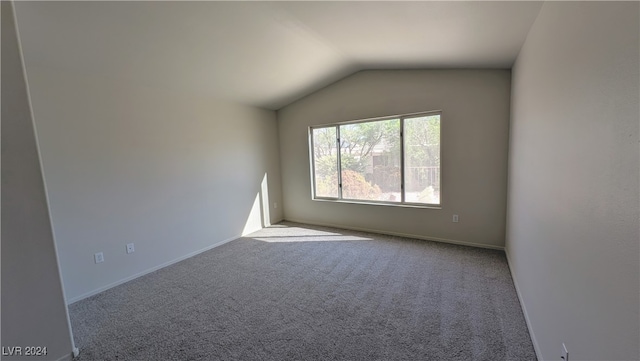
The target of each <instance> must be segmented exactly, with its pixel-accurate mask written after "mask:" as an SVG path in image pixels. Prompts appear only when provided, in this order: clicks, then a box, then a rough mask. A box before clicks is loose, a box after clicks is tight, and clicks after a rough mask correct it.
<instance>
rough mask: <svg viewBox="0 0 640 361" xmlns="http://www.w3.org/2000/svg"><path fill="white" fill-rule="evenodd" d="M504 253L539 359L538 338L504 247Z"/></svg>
mask: <svg viewBox="0 0 640 361" xmlns="http://www.w3.org/2000/svg"><path fill="white" fill-rule="evenodd" d="M504 253H505V255H506V256H507V265H508V266H509V272H511V279H512V280H513V285H514V286H515V288H516V294H517V295H518V301H520V307H521V308H522V313H523V314H524V321H525V322H526V324H527V329H528V330H529V336H531V342H533V349H534V351H535V352H536V358H537V359H538V360H539V361H540V360H542V359H541V358H540V355H542V353H541V352H540V346H538V340H536V334H535V333H533V329H532V328H531V321H529V314H528V313H527V307H526V306H525V305H524V300H523V299H522V294H521V293H520V287H519V286H518V280H517V279H516V276H515V273H513V268H512V267H511V260H510V259H509V252H508V250H507V249H506V248H505V250H504Z"/></svg>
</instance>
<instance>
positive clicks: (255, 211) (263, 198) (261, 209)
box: [242, 173, 271, 236]
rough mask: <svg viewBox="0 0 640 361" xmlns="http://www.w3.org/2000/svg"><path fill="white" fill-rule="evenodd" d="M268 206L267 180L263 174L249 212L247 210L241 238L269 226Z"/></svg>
mask: <svg viewBox="0 0 640 361" xmlns="http://www.w3.org/2000/svg"><path fill="white" fill-rule="evenodd" d="M270 204H271V203H270V201H269V179H268V177H267V173H265V174H264V177H263V178H262V182H261V183H260V190H259V191H258V193H257V194H256V198H255V199H254V201H253V205H252V206H251V210H249V216H248V217H247V221H246V222H245V224H244V228H243V229H242V235H243V236H244V235H247V234H249V233H252V232H255V231H257V230H259V229H262V228H263V227H269V226H270V225H271V215H270V213H269V205H270Z"/></svg>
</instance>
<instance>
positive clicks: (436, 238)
mask: <svg viewBox="0 0 640 361" xmlns="http://www.w3.org/2000/svg"><path fill="white" fill-rule="evenodd" d="M285 221H289V222H295V223H306V224H310V225H315V226H324V227H333V228H342V229H349V230H352V231H360V232H369V233H377V234H386V235H389V236H398V237H407V238H416V239H422V240H425V241H434V242H442V243H451V244H457V245H460V246H469V247H477V248H488V249H497V250H499V251H504V247H501V246H494V245H490V244H482V243H473V242H465V241H458V240H455V239H446V238H440V237H431V236H421V235H417V234H410V233H400V232H390V231H381V230H379V229H371V228H360V227H351V226H343V225H336V224H330V223H322V222H313V221H305V220H300V219H294V218H285Z"/></svg>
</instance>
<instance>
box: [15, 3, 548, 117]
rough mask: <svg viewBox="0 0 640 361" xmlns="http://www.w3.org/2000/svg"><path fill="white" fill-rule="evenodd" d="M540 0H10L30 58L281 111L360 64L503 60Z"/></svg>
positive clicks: (477, 64)
mask: <svg viewBox="0 0 640 361" xmlns="http://www.w3.org/2000/svg"><path fill="white" fill-rule="evenodd" d="M541 5H542V3H541V2H481V1H470V2H263V1H261V2H184V1H177V2H155V1H142V2H128V1H127V2H119V1H115V2H97V1H88V2H85V1H78V2H57V1H46V2H16V17H17V21H18V29H19V32H20V38H21V42H22V48H23V53H24V58H25V63H26V66H27V72H28V71H29V67H30V66H44V67H51V68H56V69H63V70H69V71H74V72H78V73H84V74H95V75H102V76H106V77H110V78H116V79H123V80H126V81H130V82H133V83H137V84H141V85H147V86H154V87H162V88H168V89H172V90H174V91H179V92H187V93H194V94H201V95H204V96H212V97H218V98H222V99H227V100H231V101H234V102H239V103H242V104H247V105H252V106H257V107H261V108H266V109H274V110H275V109H279V108H281V107H283V106H285V105H287V104H289V103H291V102H293V101H295V100H297V99H299V98H301V97H303V96H305V95H307V94H310V93H312V92H313V91H315V90H318V89H320V88H322V87H324V86H326V85H328V84H330V83H332V82H334V81H336V80H338V79H340V78H343V77H345V76H347V75H349V74H352V73H354V72H356V71H359V70H365V69H409V68H410V69H417V68H510V67H511V66H512V65H513V62H514V60H515V58H516V56H517V54H518V52H519V50H520V47H521V46H522V44H523V42H524V40H525V38H526V36H527V33H528V31H529V28H530V27H531V25H532V23H533V21H534V20H535V18H536V16H537V14H538V12H539V10H540V7H541Z"/></svg>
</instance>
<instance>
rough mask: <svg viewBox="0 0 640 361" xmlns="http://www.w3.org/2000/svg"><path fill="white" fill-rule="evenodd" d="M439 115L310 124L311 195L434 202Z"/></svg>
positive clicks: (437, 181)
mask: <svg viewBox="0 0 640 361" xmlns="http://www.w3.org/2000/svg"><path fill="white" fill-rule="evenodd" d="M440 115H441V114H440V113H424V114H417V115H406V116H399V117H393V118H387V119H378V120H371V121H356V122H350V123H345V124H335V125H328V126H322V127H315V128H311V143H312V144H311V147H312V165H313V167H312V170H313V177H312V179H313V190H314V198H317V199H335V200H346V201H349V200H351V201H367V202H379V203H389V204H418V205H439V204H440Z"/></svg>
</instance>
